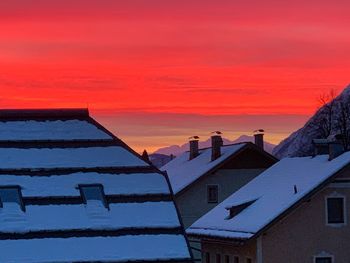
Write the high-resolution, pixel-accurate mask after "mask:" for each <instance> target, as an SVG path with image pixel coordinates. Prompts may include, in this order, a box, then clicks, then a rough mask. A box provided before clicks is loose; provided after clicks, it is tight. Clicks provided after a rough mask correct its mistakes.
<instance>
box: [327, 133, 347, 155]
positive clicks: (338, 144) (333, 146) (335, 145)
mask: <svg viewBox="0 0 350 263" xmlns="http://www.w3.org/2000/svg"><path fill="white" fill-rule="evenodd" d="M342 139H343V138H342V135H341V134H338V135H336V136H335V140H334V141H333V142H330V143H329V160H330V161H331V160H333V159H335V158H337V157H338V156H339V155H341V154H343V153H344V152H345V148H344V145H343V141H342Z"/></svg>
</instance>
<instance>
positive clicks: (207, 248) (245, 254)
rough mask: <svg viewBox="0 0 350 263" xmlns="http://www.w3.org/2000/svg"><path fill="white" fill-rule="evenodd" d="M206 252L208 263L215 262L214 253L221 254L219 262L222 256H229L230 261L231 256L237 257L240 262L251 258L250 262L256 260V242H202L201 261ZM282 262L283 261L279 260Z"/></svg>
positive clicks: (231, 262) (222, 260)
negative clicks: (242, 243)
mask: <svg viewBox="0 0 350 263" xmlns="http://www.w3.org/2000/svg"><path fill="white" fill-rule="evenodd" d="M206 252H209V254H210V263H216V254H220V255H221V262H222V263H225V262H224V256H225V255H229V256H230V263H233V257H234V256H236V257H239V262H240V263H246V259H247V258H250V259H252V262H253V263H255V262H256V258H255V252H256V243H255V240H253V241H252V242H248V243H247V244H245V245H244V246H242V245H239V244H234V243H231V244H230V243H226V242H225V243H220V242H210V241H206V242H202V257H203V259H202V262H204V263H205V262H206V259H205V257H206ZM280 263H283V262H280Z"/></svg>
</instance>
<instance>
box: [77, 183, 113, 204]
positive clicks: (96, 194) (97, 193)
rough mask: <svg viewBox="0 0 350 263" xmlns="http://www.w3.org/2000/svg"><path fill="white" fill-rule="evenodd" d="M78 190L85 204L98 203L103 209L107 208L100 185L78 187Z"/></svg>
mask: <svg viewBox="0 0 350 263" xmlns="http://www.w3.org/2000/svg"><path fill="white" fill-rule="evenodd" d="M79 188H80V192H81V195H82V197H83V200H84V203H85V204H87V203H88V202H89V201H100V202H101V203H102V204H103V205H104V206H105V207H107V201H106V197H105V194H104V191H103V186H102V185H100V184H94V185H93V184H92V185H80V186H79Z"/></svg>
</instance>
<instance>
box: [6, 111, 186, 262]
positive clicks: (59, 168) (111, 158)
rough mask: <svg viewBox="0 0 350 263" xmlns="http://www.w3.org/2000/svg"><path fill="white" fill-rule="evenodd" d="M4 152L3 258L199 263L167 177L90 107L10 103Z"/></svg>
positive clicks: (38, 260) (43, 260)
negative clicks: (13, 106)
mask: <svg viewBox="0 0 350 263" xmlns="http://www.w3.org/2000/svg"><path fill="white" fill-rule="evenodd" d="M0 160H1V161H0V200H1V202H0V250H1V253H0V262H12V263H17V262H18V263H19V262H21V263H23V262H26V263H28V262H32V263H34V262H35V263H41V262H192V258H191V252H190V250H189V245H188V241H187V239H186V236H185V233H184V228H183V225H182V222H181V218H180V217H179V214H178V212H177V207H176V205H175V203H174V200H173V195H172V191H171V189H170V185H169V183H168V178H167V176H166V175H165V174H164V173H161V172H160V171H159V170H158V169H156V168H155V167H153V166H151V165H150V164H149V163H147V162H145V161H143V160H142V159H141V158H140V156H139V155H138V154H136V153H135V152H134V151H133V150H131V149H130V148H129V147H128V146H127V145H126V144H125V143H124V142H122V141H121V140H120V139H118V138H117V137H116V136H115V135H113V134H112V133H111V132H109V131H108V130H106V129H105V128H104V127H103V126H102V125H100V124H99V123H97V122H96V121H95V120H94V119H92V118H91V117H90V116H89V113H88V110H86V109H70V110H67V109H62V110H58V109H57V110H1V111H0Z"/></svg>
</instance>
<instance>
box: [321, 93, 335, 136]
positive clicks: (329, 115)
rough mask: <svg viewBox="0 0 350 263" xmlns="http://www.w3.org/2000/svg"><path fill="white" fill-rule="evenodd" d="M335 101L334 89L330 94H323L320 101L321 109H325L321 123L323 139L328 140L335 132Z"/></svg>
mask: <svg viewBox="0 0 350 263" xmlns="http://www.w3.org/2000/svg"><path fill="white" fill-rule="evenodd" d="M334 99H335V91H334V90H333V89H331V90H330V91H329V92H328V93H323V94H321V95H320V97H319V99H318V101H319V103H320V108H323V112H322V117H321V120H320V123H319V129H320V131H321V133H322V135H321V136H322V138H328V137H329V136H330V135H331V134H332V131H333V117H334V116H333V115H334Z"/></svg>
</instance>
